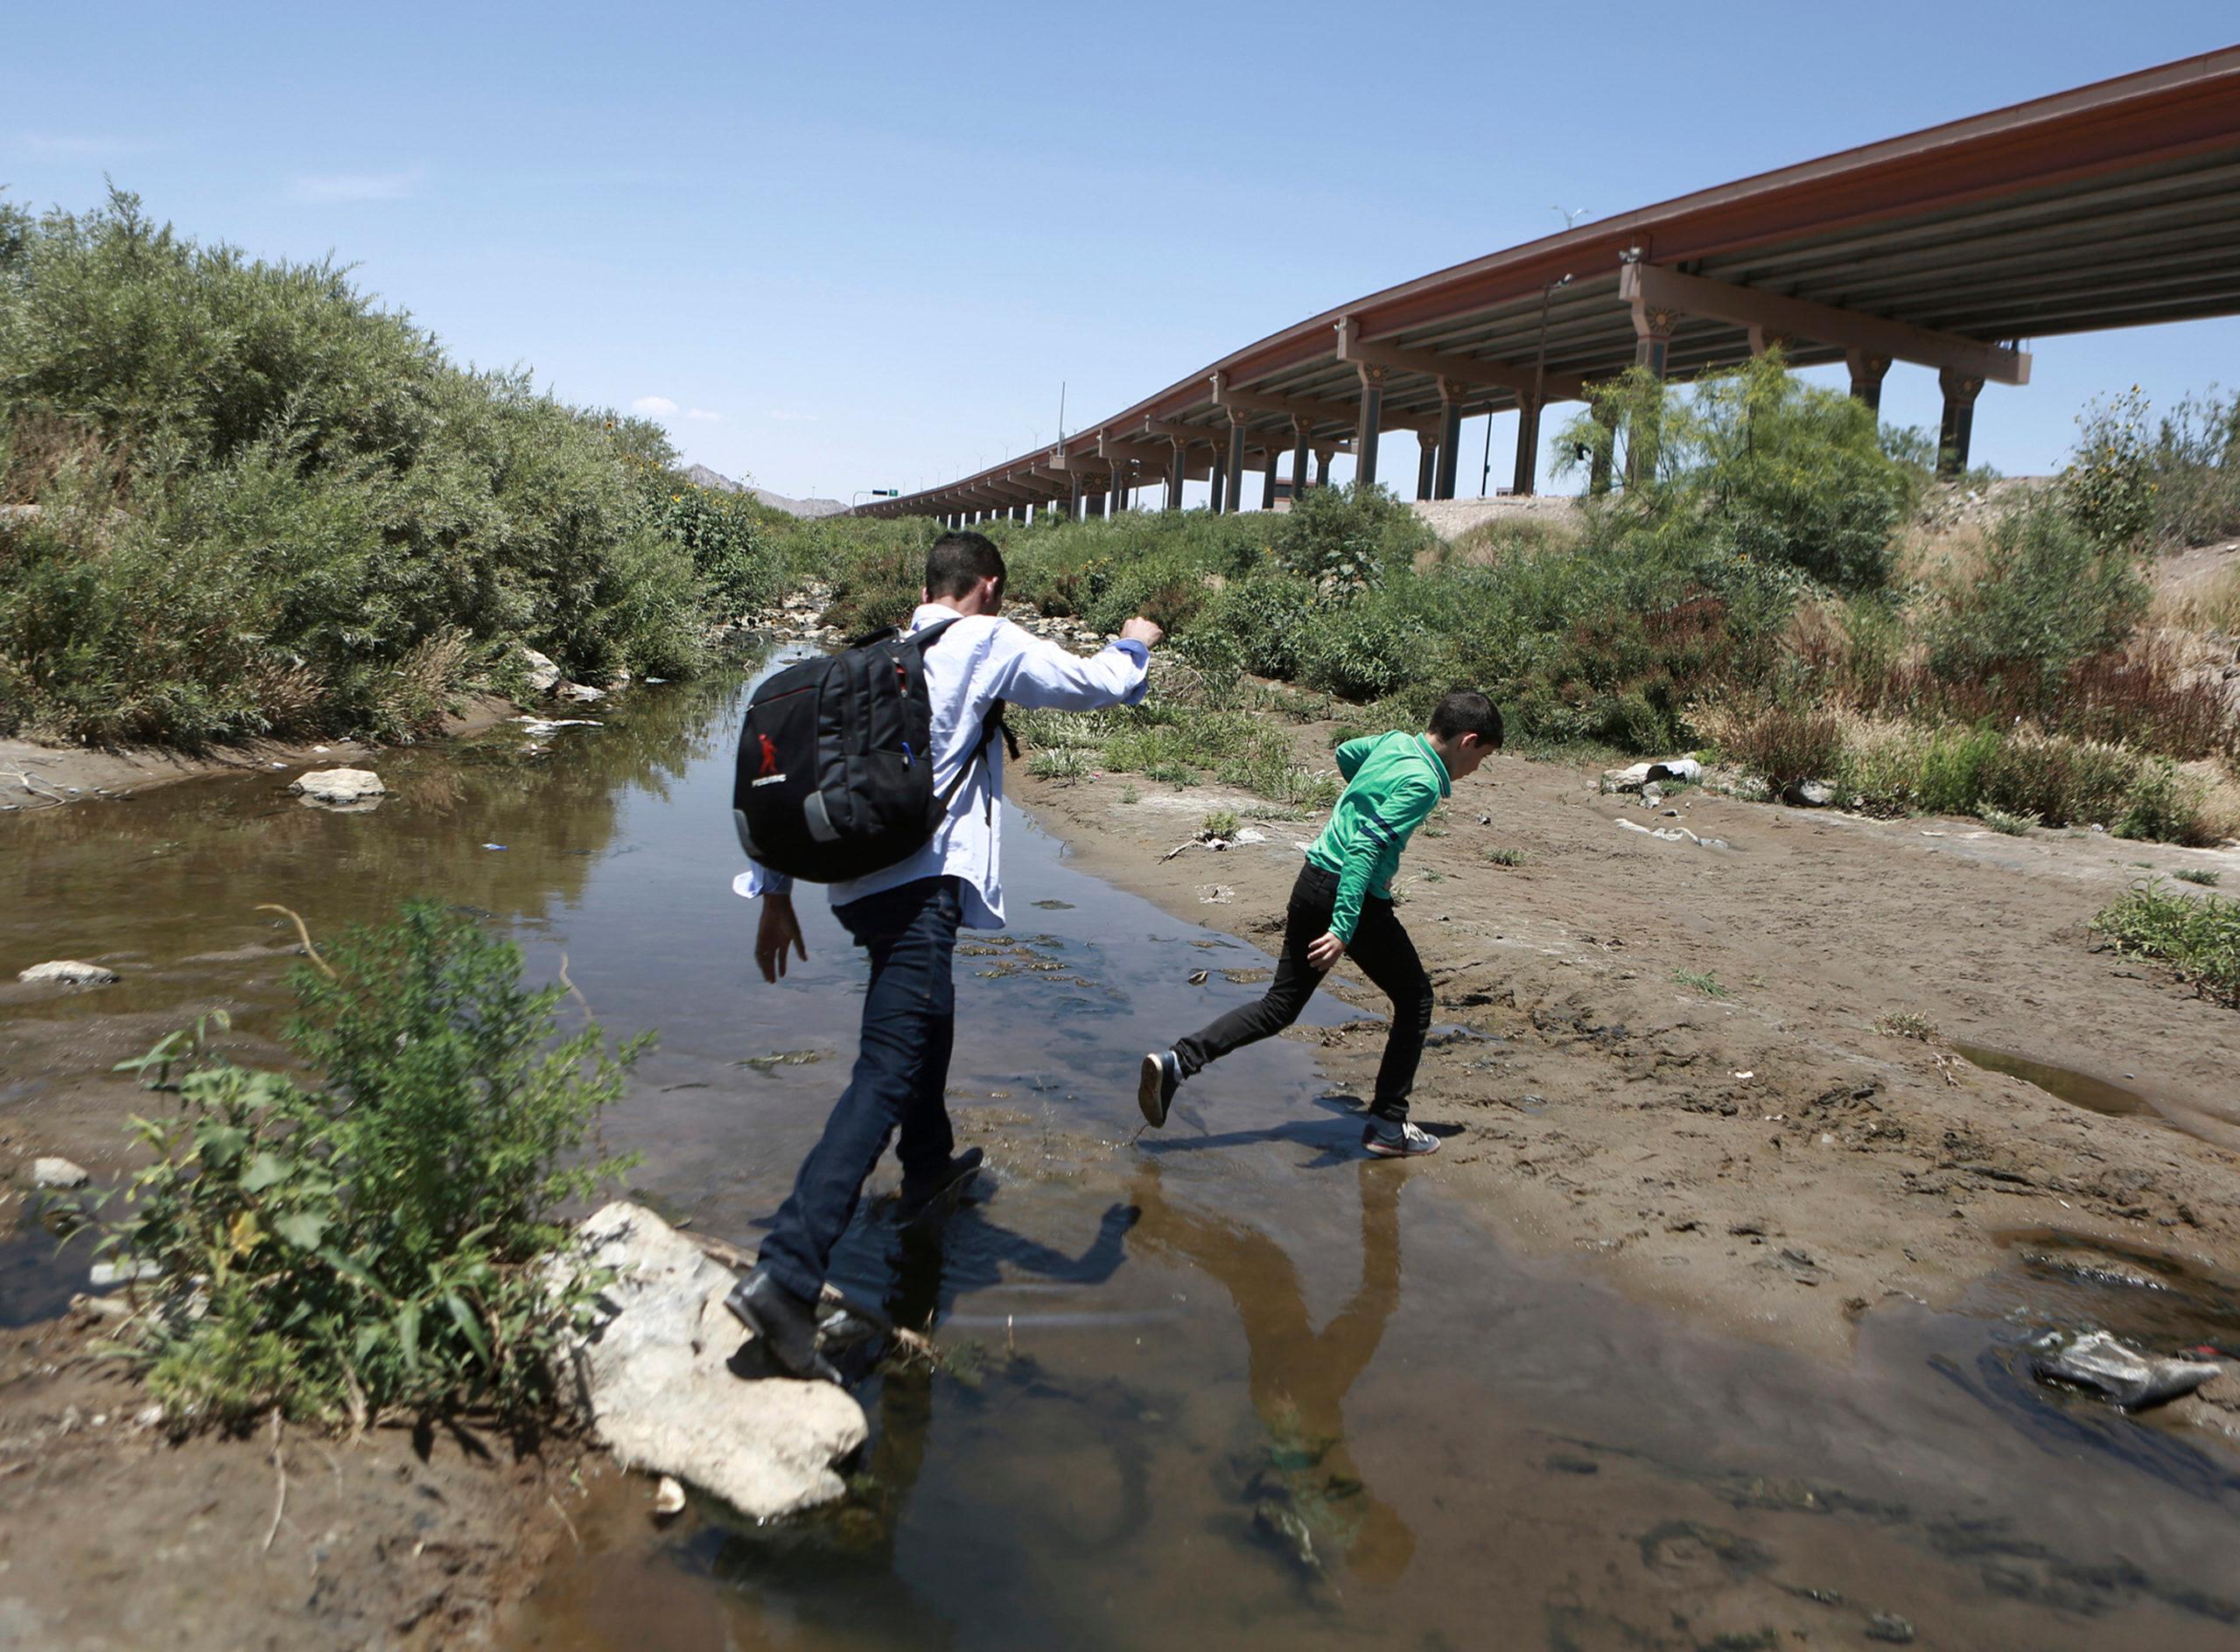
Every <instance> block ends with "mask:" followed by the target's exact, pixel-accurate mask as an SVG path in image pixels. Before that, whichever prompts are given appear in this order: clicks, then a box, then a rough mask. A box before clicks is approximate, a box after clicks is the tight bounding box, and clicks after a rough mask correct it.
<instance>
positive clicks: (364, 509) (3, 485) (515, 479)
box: [0, 194, 751, 744]
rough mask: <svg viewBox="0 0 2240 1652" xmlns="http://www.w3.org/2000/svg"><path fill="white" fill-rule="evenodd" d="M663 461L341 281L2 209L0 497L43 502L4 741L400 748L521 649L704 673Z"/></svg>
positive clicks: (22, 605)
mask: <svg viewBox="0 0 2240 1652" xmlns="http://www.w3.org/2000/svg"><path fill="white" fill-rule="evenodd" d="M670 458H672V455H671V454H670V452H669V448H668V446H667V444H666V442H665V440H664V439H663V438H662V435H661V433H660V432H659V430H656V429H655V428H654V427H652V426H650V425H648V424H645V423H641V422H638V421H634V420H629V419H620V418H616V417H614V416H607V415H594V414H590V413H586V412H583V411H580V410H578V409H570V408H566V407H563V406H561V405H560V404H559V403H557V402H553V401H552V400H550V399H549V397H546V396H542V395H538V394H536V393H535V389H534V388H533V387H532V386H531V384H530V382H529V381H528V376H527V375H526V374H481V373H472V372H466V371H462V370H461V369H459V368H458V367H454V366H452V365H451V363H450V362H449V361H448V360H445V359H444V355H443V353H442V351H441V350H440V349H439V348H438V347H437V344H436V341H435V340H434V339H432V338H431V337H430V336H429V335H428V334H426V333H425V332H422V331H421V330H419V329H418V328H416V327H415V326H413V325H411V324H410V323H409V321H408V320H407V319H405V318H403V317H402V316H397V315H393V314H388V313H385V312H383V311H380V310H377V309H376V308H374V305H373V304H372V303H371V301H370V300H368V299H367V297H364V296H363V295H361V294H360V293H358V292H356V291H355V290H353V289H352V288H351V286H350V285H349V283H348V281H347V279H346V276H345V274H344V272H343V271H342V270H340V269H338V268H336V267H335V266H333V265H332V264H327V263H319V264H310V265H303V264H285V263H279V264H271V263H263V262H256V261H255V260H251V259H248V258H246V257H244V256H243V255H242V254H240V253H239V252H236V251H235V250H234V249H232V248H226V247H215V248H204V247H200V246H197V245H196V244H194V243H193V242H189V241H186V240H183V239H180V238H179V237H177V236H175V235H173V234H172V231H171V230H170V229H168V228H158V227H157V226H156V225H154V224H152V223H151V221H149V220H148V219H147V218H145V217H144V215H143V214H142V213H141V210H140V207H139V204H138V203H137V200H134V199H133V198H132V197H130V196H129V195H123V194H114V195H112V196H111V198H110V200H109V203H108V205H107V206H106V207H103V208H102V209H101V210H99V211H96V212H94V213H91V214H85V215H83V216H73V215H70V214H62V213H56V214H50V215H48V216H46V217H45V218H41V219H36V220H34V219H33V218H31V216H30V215H28V214H25V213H23V212H22V211H20V210H19V209H17V208H13V207H0V502H6V503H11V504H12V503H24V504H36V505H38V507H40V512H39V514H38V518H37V519H36V520H35V521H32V522H31V524H30V525H29V526H28V527H26V526H24V525H23V524H21V523H18V526H17V527H16V528H14V529H13V530H11V533H10V535H9V542H8V545H7V548H6V554H5V555H4V556H0V732H11V733H12V732H34V733H38V734H44V735H47V736H52V737H57V738H61V739H77V740H103V741H108V740H163V741H172V742H179V743H189V744H192V743H196V742H200V741H205V740H212V739H230V738H238V737H242V736H246V735H256V734H266V733H283V734H311V733H362V734H369V735H373V736H375V737H379V738H401V737H406V736H409V735H410V734H412V733H414V732H417V731H419V730H421V729H424V728H427V727H430V726H432V725H434V724H435V723H436V722H437V721H439V720H440V718H441V716H442V714H443V711H444V708H445V703H446V702H447V700H449V699H450V698H451V697H452V696H454V695H455V694H456V692H457V691H458V690H460V689H461V688H463V687H465V685H466V684H467V683H468V682H469V681H471V680H473V679H475V678H478V677H486V676H488V675H489V674H490V673H492V672H493V670H495V669H498V668H497V666H496V665H495V662H498V661H499V660H500V659H501V658H502V657H504V656H505V655H507V653H508V652H509V650H510V645H511V644H513V643H514V642H515V641H525V642H528V643H529V644H532V645H533V646H535V647H537V648H542V649H543V650H544V651H545V652H547V653H548V654H550V655H552V656H553V657H554V658H555V659H556V660H557V661H558V662H560V663H561V664H562V666H563V669H567V670H568V671H570V673H571V674H572V675H575V676H579V677H588V678H591V679H593V680H604V678H605V676H606V675H608V674H611V673H612V672H613V670H615V669H618V668H620V667H625V666H627V667H629V668H631V669H636V670H640V671H652V672H658V673H661V674H663V675H667V676H682V675H684V674H686V673H688V672H690V670H692V669H695V668H696V667H697V665H698V664H699V663H700V662H701V658H702V643H701V637H702V633H703V630H704V612H705V608H704V605H705V602H706V595H705V591H704V585H703V582H702V578H701V575H700V571H699V570H697V569H696V567H695V564H694V561H693V554H692V549H691V548H690V546H688V545H686V544H685V543H683V542H682V541H681V540H679V539H678V538H677V537H675V536H674V535H672V534H671V533H670V532H669V531H667V526H666V524H664V523H663V522H662V521H656V520H651V519H649V517H648V513H647V511H646V510H645V508H644V505H643V498H644V493H645V484H644V482H643V480H642V479H643V478H644V477H645V475H646V474H647V473H648V471H652V472H659V473H660V474H661V475H662V478H663V479H667V472H666V468H665V467H666V466H667V465H668V463H669V460H670ZM671 491H675V490H674V489H672V490H671ZM749 554H751V553H741V552H739V551H738V549H737V548H736V547H734V548H733V550H732V552H730V553H727V555H726V556H724V557H721V558H718V559H717V562H718V564H719V565H718V566H716V568H715V570H714V571H715V572H716V574H717V575H718V577H719V578H721V579H722V580H724V581H725V582H726V583H734V584H735V583H737V582H739V580H741V579H743V578H744V577H746V570H745V568H744V566H743V563H742V556H743V555H749Z"/></svg>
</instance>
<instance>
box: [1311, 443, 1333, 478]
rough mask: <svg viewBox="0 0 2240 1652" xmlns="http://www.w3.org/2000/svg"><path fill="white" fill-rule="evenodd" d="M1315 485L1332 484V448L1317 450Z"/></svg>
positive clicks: (1315, 457) (1315, 455)
mask: <svg viewBox="0 0 2240 1652" xmlns="http://www.w3.org/2000/svg"><path fill="white" fill-rule="evenodd" d="M1314 485H1315V486H1317V487H1327V486H1330V450H1329V449H1328V448H1327V447H1324V448H1318V449H1316V450H1315V454H1314Z"/></svg>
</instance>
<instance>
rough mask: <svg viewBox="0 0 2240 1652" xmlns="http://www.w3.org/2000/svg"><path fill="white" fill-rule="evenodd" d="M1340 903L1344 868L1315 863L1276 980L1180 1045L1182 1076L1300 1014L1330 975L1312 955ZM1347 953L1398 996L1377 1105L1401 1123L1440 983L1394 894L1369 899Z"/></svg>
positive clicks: (1288, 920) (1289, 922)
mask: <svg viewBox="0 0 2240 1652" xmlns="http://www.w3.org/2000/svg"><path fill="white" fill-rule="evenodd" d="M1337 903H1338V874H1337V873H1335V872H1325V871H1323V870H1322V868H1321V867H1320V866H1318V865H1314V863H1313V862H1312V861H1309V862H1308V863H1307V864H1306V866H1305V867H1304V868H1302V869H1301V871H1300V872H1299V881H1298V882H1297V883H1295V884H1293V885H1292V904H1291V910H1290V911H1289V913H1288V914H1285V921H1284V956H1283V959H1282V962H1280V963H1278V964H1277V965H1276V978H1275V980H1274V981H1272V982H1271V983H1270V984H1269V987H1268V994H1267V996H1266V997H1265V998H1262V999H1261V1000H1260V1001H1259V1002H1258V1003H1257V1004H1247V1005H1242V1006H1240V1007H1239V1008H1237V1009H1234V1010H1231V1011H1230V1012H1229V1013H1228V1014H1227V1015H1225V1016H1223V1017H1222V1019H1220V1020H1218V1021H1216V1022H1215V1023H1214V1024H1213V1025H1212V1026H1208V1027H1203V1028H1201V1029H1200V1030H1199V1031H1198V1032H1195V1033H1192V1034H1191V1035H1190V1036H1189V1037H1188V1038H1187V1039H1184V1040H1182V1041H1181V1042H1180V1043H1179V1044H1177V1045H1176V1046H1175V1047H1174V1054H1175V1058H1176V1059H1177V1060H1178V1061H1180V1062H1181V1063H1182V1076H1183V1077H1185V1078H1188V1077H1190V1076H1191V1075H1193V1074H1195V1073H1197V1072H1199V1071H1200V1070H1201V1069H1202V1068H1205V1067H1206V1066H1207V1065H1208V1063H1210V1062H1214V1061H1220V1060H1221V1059H1222V1056H1224V1055H1227V1054H1229V1052H1230V1051H1231V1050H1234V1049H1238V1048H1241V1047H1243V1046H1244V1045H1247V1044H1256V1043H1257V1042H1258V1041H1259V1040H1262V1039H1264V1038H1271V1037H1272V1036H1274V1035H1275V1034H1276V1033H1280V1032H1282V1031H1283V1030H1284V1029H1285V1027H1287V1026H1290V1025H1291V1024H1292V1022H1294V1021H1296V1020H1298V1019H1299V1012H1300V1011H1302V1010H1304V1009H1306V1001H1307V1000H1308V999H1309V998H1313V996H1314V989H1315V988H1316V987H1317V986H1319V985H1320V984H1321V982H1322V974H1321V971H1320V970H1317V969H1316V968H1315V967H1314V966H1313V964H1311V963H1308V962H1307V961H1306V949H1307V948H1308V947H1309V946H1311V945H1313V943H1314V942H1316V941H1317V940H1319V939H1320V937H1321V936H1322V935H1324V934H1325V933H1326V932H1327V930H1328V929H1329V928H1330V915H1331V912H1332V909H1333V908H1334V907H1336V905H1337ZM1346 956H1348V957H1349V958H1351V959H1352V960H1353V961H1354V962H1355V963H1357V964H1359V965H1360V966H1361V970H1362V974H1363V975H1365V976H1367V977H1369V979H1370V980H1371V981H1374V982H1375V983H1376V984H1377V986H1378V988H1379V989H1380V990H1381V991H1383V993H1384V996H1385V997H1387V998H1390V999H1391V1000H1392V1031H1391V1032H1390V1033H1388V1034H1387V1035H1386V1037H1385V1040H1384V1060H1383V1061H1382V1062H1381V1063H1379V1064H1378V1067H1377V1069H1376V1099H1375V1100H1374V1101H1373V1102H1372V1103H1370V1104H1369V1111H1370V1112H1372V1113H1374V1114H1375V1115H1376V1117H1379V1118H1382V1119H1387V1120H1390V1121H1392V1122H1394V1123H1397V1122H1399V1121H1400V1120H1403V1119H1404V1118H1406V1117H1408V1094H1409V1092H1410V1091H1411V1090H1412V1089H1415V1087H1416V1065H1417V1063H1418V1061H1422V1060H1423V1055H1424V1034H1425V1033H1427V1032H1429V1031H1430V1030H1431V1025H1432V982H1431V977H1429V976H1427V975H1425V973H1424V966H1423V961H1422V960H1421V959H1419V958H1418V957H1417V956H1416V943H1415V942H1412V941H1411V940H1409V939H1408V932H1407V931H1406V930H1405V929H1404V928H1401V927H1400V920H1399V918H1398V916H1397V914H1395V913H1394V912H1393V910H1392V903H1391V902H1390V901H1389V900H1376V899H1374V898H1371V899H1369V900H1363V901H1362V916H1361V921H1360V922H1359V923H1357V924H1355V926H1354V938H1353V940H1352V942H1350V943H1348V946H1347V948H1346Z"/></svg>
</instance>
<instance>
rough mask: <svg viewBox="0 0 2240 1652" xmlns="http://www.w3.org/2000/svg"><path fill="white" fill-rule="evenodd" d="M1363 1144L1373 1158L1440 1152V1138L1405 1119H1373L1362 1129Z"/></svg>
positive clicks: (1414, 1155)
mask: <svg viewBox="0 0 2240 1652" xmlns="http://www.w3.org/2000/svg"><path fill="white" fill-rule="evenodd" d="M1362 1146H1363V1147H1365V1148H1367V1149H1368V1150H1369V1157H1370V1158H1372V1159H1415V1158H1418V1157H1420V1156H1421V1155H1423V1154H1425V1153H1435V1152H1439V1138H1438V1137H1436V1136H1432V1135H1429V1134H1427V1133H1426V1132H1425V1131H1420V1130H1418V1129H1417V1128H1416V1127H1415V1126H1414V1125H1413V1124H1408V1123H1407V1122H1405V1121H1402V1122H1401V1123H1399V1124H1394V1123H1392V1122H1391V1121H1390V1120H1389V1119H1383V1118H1379V1119H1373V1120H1371V1121H1370V1123H1369V1128H1368V1129H1366V1130H1364V1131H1362Z"/></svg>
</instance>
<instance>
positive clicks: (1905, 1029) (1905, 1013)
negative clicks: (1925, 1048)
mask: <svg viewBox="0 0 2240 1652" xmlns="http://www.w3.org/2000/svg"><path fill="white" fill-rule="evenodd" d="M1874 1030H1875V1031H1876V1032H1877V1033H1882V1034H1884V1035H1885V1036H1887V1037H1889V1038H1894V1039H1919V1040H1921V1041H1922V1043H1924V1044H1933V1043H1935V1042H1936V1040H1937V1038H1938V1037H1939V1036H1940V1035H1939V1033H1937V1030H1936V1022H1934V1021H1932V1020H1930V1019H1929V1017H1927V1016H1925V1015H1923V1014H1922V1013H1921V1012H1919V1011H1915V1010H1894V1011H1892V1012H1890V1013H1889V1014H1888V1015H1885V1016H1879V1017H1877V1018H1876V1019H1875V1023H1874Z"/></svg>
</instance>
